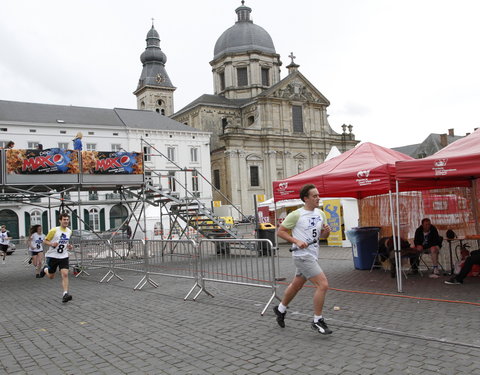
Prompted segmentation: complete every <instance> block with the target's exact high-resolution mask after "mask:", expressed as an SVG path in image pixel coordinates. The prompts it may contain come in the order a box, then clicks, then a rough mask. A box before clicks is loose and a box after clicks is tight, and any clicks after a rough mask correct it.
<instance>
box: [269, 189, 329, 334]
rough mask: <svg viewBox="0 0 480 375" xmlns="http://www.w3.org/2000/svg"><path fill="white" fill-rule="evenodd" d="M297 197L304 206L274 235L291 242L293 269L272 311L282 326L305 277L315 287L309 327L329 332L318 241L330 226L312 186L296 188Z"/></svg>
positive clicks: (327, 232)
mask: <svg viewBox="0 0 480 375" xmlns="http://www.w3.org/2000/svg"><path fill="white" fill-rule="evenodd" d="M300 199H301V200H302V201H303V202H304V203H305V206H304V207H301V208H299V209H297V210H295V211H293V212H291V213H289V214H288V215H287V217H286V218H285V220H284V221H283V222H282V224H281V225H280V228H279V230H278V237H280V238H282V239H284V240H286V241H288V242H290V243H291V244H292V248H291V252H292V257H293V262H294V264H295V267H296V270H295V276H294V278H293V280H292V282H291V283H290V285H289V286H288V287H287V289H286V290H285V293H284V295H283V298H282V301H281V303H280V304H279V305H278V306H275V307H274V308H273V311H274V312H275V315H276V316H277V323H278V325H279V326H280V327H282V328H284V327H285V315H286V314H287V307H288V304H289V303H290V302H291V301H292V300H293V298H294V297H295V296H296V295H297V293H298V292H299V291H300V290H301V289H302V288H303V285H304V284H305V283H306V282H307V280H309V281H311V282H312V284H313V285H314V286H315V293H314V295H313V307H314V315H313V322H312V324H311V327H312V329H313V330H315V331H318V332H319V333H321V334H330V333H332V331H331V329H330V328H328V326H327V324H326V323H325V319H324V318H323V315H322V311H323V304H324V301H325V295H326V293H327V290H328V281H327V278H326V276H325V273H324V272H323V270H322V269H321V267H320V265H319V264H318V248H319V245H318V240H319V239H324V238H327V237H328V236H329V235H330V227H329V226H328V224H327V219H326V216H325V213H324V212H323V211H322V210H320V209H319V208H318V207H319V203H320V195H319V193H318V190H317V188H316V187H315V185H313V184H307V185H305V186H303V187H302V189H301V190H300Z"/></svg>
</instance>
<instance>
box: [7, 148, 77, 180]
mask: <svg viewBox="0 0 480 375" xmlns="http://www.w3.org/2000/svg"><path fill="white" fill-rule="evenodd" d="M5 157H6V159H7V160H6V166H7V174H41V175H46V174H78V173H80V168H79V163H78V152H77V151H74V150H65V149H61V148H50V149H46V150H19V149H9V150H6V151H5Z"/></svg>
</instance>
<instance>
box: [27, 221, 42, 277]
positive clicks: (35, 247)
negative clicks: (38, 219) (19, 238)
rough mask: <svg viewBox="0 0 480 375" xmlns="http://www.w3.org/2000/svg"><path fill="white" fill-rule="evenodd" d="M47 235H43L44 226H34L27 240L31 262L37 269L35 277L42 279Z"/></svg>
mask: <svg viewBox="0 0 480 375" xmlns="http://www.w3.org/2000/svg"><path fill="white" fill-rule="evenodd" d="M44 240H45V235H44V234H43V233H42V226H41V225H40V224H37V225H32V227H31V228H30V236H29V237H28V240H27V246H28V250H29V251H30V255H31V257H32V258H31V261H32V263H33V266H34V267H35V277H36V278H39V277H40V268H42V264H43V241H44Z"/></svg>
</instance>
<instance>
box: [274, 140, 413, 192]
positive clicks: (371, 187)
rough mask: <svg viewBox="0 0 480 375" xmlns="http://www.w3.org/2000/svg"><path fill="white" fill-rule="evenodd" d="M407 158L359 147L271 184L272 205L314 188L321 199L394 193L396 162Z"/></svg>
mask: <svg viewBox="0 0 480 375" xmlns="http://www.w3.org/2000/svg"><path fill="white" fill-rule="evenodd" d="M399 160H414V159H413V158H411V157H410V156H407V155H405V154H402V153H401V152H397V151H394V150H391V149H389V148H385V147H381V146H378V145H376V144H373V143H368V142H367V143H362V144H360V145H358V146H357V147H355V148H353V149H351V150H349V151H347V152H345V153H343V154H342V155H339V156H337V157H335V158H333V159H330V160H328V161H326V162H325V163H322V164H319V165H317V166H315V167H313V168H310V169H309V170H306V171H305V172H302V173H299V174H297V175H295V176H292V177H289V178H286V179H284V180H280V181H274V182H273V197H274V200H275V201H279V200H285V199H295V198H298V194H299V191H300V189H301V187H302V186H303V185H305V184H307V183H312V184H314V185H315V186H316V187H317V189H318V191H319V192H320V195H321V196H324V197H353V198H365V197H368V196H372V195H379V194H386V193H388V192H389V191H395V162H397V161H399Z"/></svg>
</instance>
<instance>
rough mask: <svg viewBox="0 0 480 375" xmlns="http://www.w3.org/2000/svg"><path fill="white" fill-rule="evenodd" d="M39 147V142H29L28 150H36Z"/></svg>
mask: <svg viewBox="0 0 480 375" xmlns="http://www.w3.org/2000/svg"><path fill="white" fill-rule="evenodd" d="M37 147H38V142H28V146H27V148H29V149H34V148H37Z"/></svg>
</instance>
